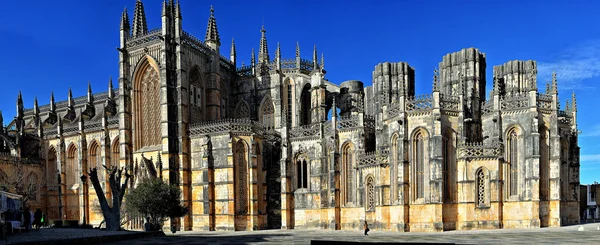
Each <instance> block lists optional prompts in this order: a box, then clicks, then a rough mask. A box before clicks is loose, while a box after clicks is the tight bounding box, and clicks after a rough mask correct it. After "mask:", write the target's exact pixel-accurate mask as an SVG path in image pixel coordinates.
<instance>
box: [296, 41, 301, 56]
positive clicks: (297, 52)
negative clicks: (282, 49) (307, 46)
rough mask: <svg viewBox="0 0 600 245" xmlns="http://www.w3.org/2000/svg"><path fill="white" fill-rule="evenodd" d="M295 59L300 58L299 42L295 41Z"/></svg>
mask: <svg viewBox="0 0 600 245" xmlns="http://www.w3.org/2000/svg"><path fill="white" fill-rule="evenodd" d="M296 57H300V42H298V41H296Z"/></svg>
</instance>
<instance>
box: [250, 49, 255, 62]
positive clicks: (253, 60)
mask: <svg viewBox="0 0 600 245" xmlns="http://www.w3.org/2000/svg"><path fill="white" fill-rule="evenodd" d="M255 57H256V53H254V48H252V58H250V65H256V58H255Z"/></svg>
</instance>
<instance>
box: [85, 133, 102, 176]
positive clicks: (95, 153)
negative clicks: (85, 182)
mask: <svg viewBox="0 0 600 245" xmlns="http://www.w3.org/2000/svg"><path fill="white" fill-rule="evenodd" d="M100 148H101V147H100V145H99V144H98V143H97V142H96V141H94V142H93V143H92V145H91V146H90V149H89V151H88V152H89V157H88V168H96V169H98V172H99V173H104V168H103V167H102V153H101V152H100V150H101V149H100ZM104 179H105V178H104V174H98V180H99V181H100V183H102V181H104Z"/></svg>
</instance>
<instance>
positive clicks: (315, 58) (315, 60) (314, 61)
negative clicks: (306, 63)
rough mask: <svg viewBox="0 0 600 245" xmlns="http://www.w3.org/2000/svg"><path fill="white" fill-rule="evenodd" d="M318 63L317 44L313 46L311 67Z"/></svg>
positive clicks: (315, 66) (315, 67)
mask: <svg viewBox="0 0 600 245" xmlns="http://www.w3.org/2000/svg"><path fill="white" fill-rule="evenodd" d="M318 65H319V63H317V45H315V48H314V50H313V69H315V70H316V69H317V66H318Z"/></svg>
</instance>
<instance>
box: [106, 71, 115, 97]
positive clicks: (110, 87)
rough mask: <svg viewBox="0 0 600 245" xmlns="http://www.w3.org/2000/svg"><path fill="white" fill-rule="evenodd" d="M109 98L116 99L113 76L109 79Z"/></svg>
mask: <svg viewBox="0 0 600 245" xmlns="http://www.w3.org/2000/svg"><path fill="white" fill-rule="evenodd" d="M108 98H109V99H114V98H115V92H114V91H113V84H112V76H110V77H108Z"/></svg>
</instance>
